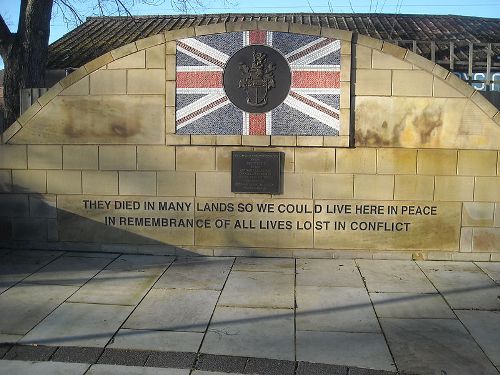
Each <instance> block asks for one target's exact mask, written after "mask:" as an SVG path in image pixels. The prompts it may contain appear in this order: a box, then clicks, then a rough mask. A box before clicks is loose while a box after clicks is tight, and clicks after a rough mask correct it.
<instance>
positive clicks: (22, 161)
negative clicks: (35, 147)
mask: <svg viewBox="0 0 500 375" xmlns="http://www.w3.org/2000/svg"><path fill="white" fill-rule="evenodd" d="M27 167H28V154H27V151H26V146H21V145H19V146H17V145H0V169H26V168H27Z"/></svg>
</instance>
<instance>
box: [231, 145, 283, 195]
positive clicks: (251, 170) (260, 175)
mask: <svg viewBox="0 0 500 375" xmlns="http://www.w3.org/2000/svg"><path fill="white" fill-rule="evenodd" d="M284 163H285V153H284V152H252V151H233V153H232V163H231V191H232V192H233V193H262V194H281V193H282V192H283V166H284Z"/></svg>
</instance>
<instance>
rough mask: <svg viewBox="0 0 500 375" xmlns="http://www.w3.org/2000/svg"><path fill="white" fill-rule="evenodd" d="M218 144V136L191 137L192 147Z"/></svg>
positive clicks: (193, 135)
mask: <svg viewBox="0 0 500 375" xmlns="http://www.w3.org/2000/svg"><path fill="white" fill-rule="evenodd" d="M216 143H217V136H216V135H198V134H192V135H191V144H192V145H205V146H215V145H216Z"/></svg>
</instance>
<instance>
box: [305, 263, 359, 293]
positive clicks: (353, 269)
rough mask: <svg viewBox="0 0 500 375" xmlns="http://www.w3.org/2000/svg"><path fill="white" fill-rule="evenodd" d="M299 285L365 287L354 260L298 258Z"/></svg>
mask: <svg viewBox="0 0 500 375" xmlns="http://www.w3.org/2000/svg"><path fill="white" fill-rule="evenodd" d="M297 285H306V286H348V287H353V288H364V287H365V285H364V284H363V280H362V279H361V275H360V274H359V270H358V267H357V266H356V263H355V262H354V260H348V259H345V260H336V259H297Z"/></svg>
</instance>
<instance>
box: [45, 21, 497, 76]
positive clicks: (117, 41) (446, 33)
mask: <svg viewBox="0 0 500 375" xmlns="http://www.w3.org/2000/svg"><path fill="white" fill-rule="evenodd" d="M261 20H262V21H277V22H292V23H300V24H305V25H320V26H323V27H331V28H336V29H342V30H350V31H353V32H356V33H359V34H363V35H368V36H371V37H373V38H378V39H382V40H390V41H402V40H417V41H436V42H451V41H453V42H463V43H469V42H472V43H500V19H497V18H480V17H465V16H453V15H447V16H436V15H403V14H359V13H357V14H345V13H342V14H332V13H328V14H317V13H315V14H303V13H302V14H213V15H164V16H136V17H134V18H131V17H90V18H88V19H87V20H86V21H85V22H84V23H83V24H81V25H80V26H78V27H77V28H76V29H74V30H72V31H70V32H69V33H68V34H66V35H64V36H63V37H62V38H61V39H59V40H57V41H56V42H54V43H53V44H51V45H50V46H49V59H48V68H49V69H64V68H77V67H79V66H82V65H83V64H85V63H87V62H88V61H90V60H92V59H94V58H96V57H98V56H100V55H102V54H104V53H106V52H109V51H111V50H112V49H115V48H118V47H120V46H122V45H125V44H127V43H131V42H133V41H136V40H138V39H141V38H145V37H148V36H152V35H155V34H158V33H162V32H165V31H169V30H174V29H180V28H185V27H190V26H200V25H209V24H216V23H224V22H239V21H261Z"/></svg>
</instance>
